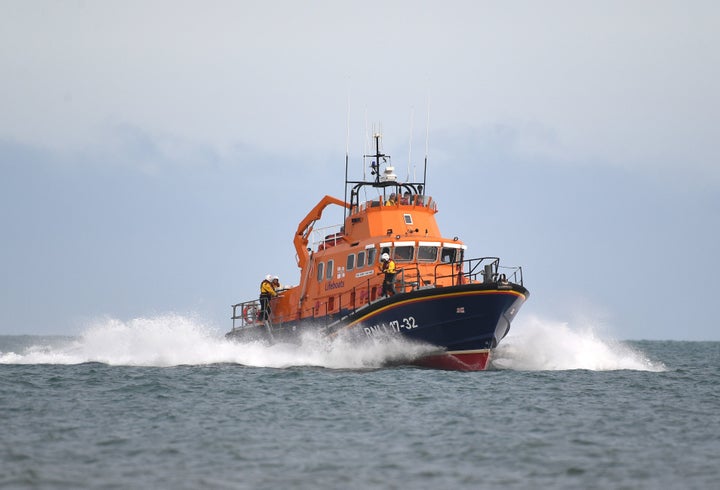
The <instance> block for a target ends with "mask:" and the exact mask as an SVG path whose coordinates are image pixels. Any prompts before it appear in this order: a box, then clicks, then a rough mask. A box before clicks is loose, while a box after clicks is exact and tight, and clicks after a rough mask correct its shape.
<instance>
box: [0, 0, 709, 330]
mask: <svg viewBox="0 0 720 490" xmlns="http://www.w3.org/2000/svg"><path fill="white" fill-rule="evenodd" d="M718 19H720V3H717V2H713V1H707V2H705V1H629V2H628V1H604V2H597V1H553V0H548V1H544V2H535V1H513V0H510V1H502V2H500V1H452V0H449V1H446V2H435V1H395V2H393V1H384V2H379V1H373V0H370V1H364V2H335V1H313V0H309V1H304V2H294V1H268V2H242V1H235V2H231V1H227V2H226V1H204V2H200V1H149V2H147V1H106V2H90V1H36V2H27V1H14V0H6V1H3V2H2V3H0V71H1V72H2V76H1V77H0V265H1V270H2V274H1V275H0V334H77V333H79V332H82V331H83V329H85V328H87V327H88V325H91V324H92V323H93V322H95V321H97V319H98V318H119V319H123V320H130V319H134V318H152V317H153V316H157V315H163V314H166V313H178V314H183V315H189V316H191V317H193V318H198V319H199V321H202V322H204V323H207V324H209V325H211V326H214V327H216V328H217V329H218V330H220V331H225V330H227V329H229V327H230V321H229V316H230V305H231V304H233V303H236V302H239V301H241V300H247V299H251V298H254V297H256V295H257V290H258V285H259V282H260V280H261V279H262V277H264V276H265V275H266V274H268V273H271V274H277V275H279V276H280V277H281V280H282V282H283V283H288V284H293V283H297V282H298V281H299V272H298V269H297V267H296V263H295V258H294V257H295V251H294V248H293V246H292V237H293V234H294V232H295V229H296V227H297V224H298V222H299V221H300V220H301V219H302V218H303V217H304V216H305V214H306V213H307V212H308V211H309V210H310V208H311V207H312V206H314V205H315V204H316V203H317V201H319V200H320V198H321V197H322V196H324V195H325V194H330V195H335V196H337V197H342V196H343V191H344V189H343V179H344V172H345V166H344V164H345V154H346V151H347V152H348V154H349V161H350V165H351V172H356V173H358V174H359V173H360V172H361V165H362V158H361V156H362V154H363V151H364V142H365V140H366V135H367V133H368V128H372V127H376V128H381V129H382V132H383V138H384V139H383V141H384V148H385V152H386V153H389V154H391V155H392V157H393V163H394V165H395V167H396V168H397V169H398V170H399V172H398V173H399V175H400V177H403V175H409V174H413V173H419V172H421V171H422V165H423V160H424V158H425V156H426V155H427V158H428V174H427V179H428V187H427V193H428V194H430V195H432V196H433V198H434V199H435V200H436V201H437V202H438V206H439V213H438V214H437V219H438V222H439V224H440V227H441V230H442V231H443V233H444V234H445V235H446V236H450V237H452V236H459V237H460V238H462V239H463V240H464V241H465V243H466V244H467V245H468V254H469V255H470V256H499V257H501V258H502V261H503V263H504V264H505V265H521V266H522V267H523V272H524V278H525V285H526V287H528V289H529V290H530V291H531V296H530V299H529V300H528V302H527V303H526V305H525V306H524V307H523V310H522V311H521V313H520V315H519V316H518V320H516V321H520V319H521V318H522V316H523V315H526V316H527V317H530V316H538V317H540V318H544V319H547V320H548V321H550V320H551V321H560V322H567V323H568V324H569V325H572V326H576V327H577V328H581V327H583V326H585V325H588V326H591V327H593V328H597V329H599V330H601V331H602V332H604V334H606V335H609V336H612V337H614V338H618V339H669V340H720V328H718V327H719V323H720V322H718V321H717V317H718V314H717V312H715V311H714V310H712V309H711V308H710V306H712V305H713V304H714V301H716V300H717V295H716V292H715V291H716V288H715V287H714V286H713V284H714V279H715V277H717V275H718V273H719V272H720V259H718V257H717V251H718V250H720V235H719V232H718V223H719V221H720V219H719V218H718V216H719V215H720V95H719V91H718V87H720V50H718V49H717V47H718V46H719V45H720V29H718Z"/></svg>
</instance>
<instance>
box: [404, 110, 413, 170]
mask: <svg viewBox="0 0 720 490" xmlns="http://www.w3.org/2000/svg"><path fill="white" fill-rule="evenodd" d="M414 119H415V108H414V107H411V108H410V141H409V142H408V167H407V179H405V180H408V181H409V180H410V165H411V164H412V134H413V120H414Z"/></svg>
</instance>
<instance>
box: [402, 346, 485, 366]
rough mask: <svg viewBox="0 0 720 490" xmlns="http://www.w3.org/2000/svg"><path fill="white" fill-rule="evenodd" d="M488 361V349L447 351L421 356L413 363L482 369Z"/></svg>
mask: <svg viewBox="0 0 720 490" xmlns="http://www.w3.org/2000/svg"><path fill="white" fill-rule="evenodd" d="M489 361H490V350H488V349H483V350H477V351H458V352H452V353H450V352H448V353H445V354H439V355H434V356H428V357H423V358H422V359H418V360H417V361H415V362H414V363H413V364H416V365H418V366H422V367H428V368H433V369H445V370H448V371H484V370H485V369H486V368H487V365H488V362H489Z"/></svg>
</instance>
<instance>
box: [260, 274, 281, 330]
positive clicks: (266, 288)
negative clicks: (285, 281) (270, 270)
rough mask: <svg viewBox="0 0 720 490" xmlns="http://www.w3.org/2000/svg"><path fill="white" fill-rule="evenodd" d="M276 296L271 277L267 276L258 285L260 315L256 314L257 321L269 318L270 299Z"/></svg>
mask: <svg viewBox="0 0 720 490" xmlns="http://www.w3.org/2000/svg"><path fill="white" fill-rule="evenodd" d="M275 296H277V292H276V291H275V288H274V287H273V276H271V275H270V274H268V275H267V276H265V279H263V281H262V282H261V283H260V313H259V314H258V319H259V320H261V321H262V320H266V319H269V318H270V299H271V298H274V297H275Z"/></svg>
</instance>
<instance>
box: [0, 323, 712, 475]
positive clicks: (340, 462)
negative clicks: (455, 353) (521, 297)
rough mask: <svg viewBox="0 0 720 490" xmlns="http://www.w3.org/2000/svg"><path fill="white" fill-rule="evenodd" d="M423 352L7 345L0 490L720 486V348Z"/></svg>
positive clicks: (654, 345)
mask: <svg viewBox="0 0 720 490" xmlns="http://www.w3.org/2000/svg"><path fill="white" fill-rule="evenodd" d="M516 323H517V322H516ZM420 353H421V351H418V349H417V348H416V347H412V346H407V345H402V344H387V343H386V344H378V345H373V346H367V347H365V348H357V347H353V346H350V345H344V344H342V343H341V342H337V343H334V344H325V343H323V342H320V341H318V340H316V339H307V341H306V342H305V343H304V344H303V345H301V346H290V345H278V346H272V347H268V346H263V345H260V344H245V345H243V344H232V343H228V342H226V341H225V340H224V339H222V333H221V332H218V331H217V330H216V329H213V328H211V327H207V326H205V325H203V324H202V322H200V321H198V320H194V319H190V318H186V317H180V316H164V317H157V318H151V319H138V320H133V321H130V322H121V321H118V320H103V321H99V322H97V324H96V325H94V326H93V327H91V328H89V329H88V330H87V331H85V332H84V333H83V334H82V335H80V336H78V337H72V338H71V337H38V336H20V337H17V336H14V337H10V336H5V337H0V416H1V420H2V426H1V427H2V430H1V432H0V488H48V489H63V488H68V489H70V488H72V489H78V488H168V489H170V488H172V489H175V488H187V489H196V488H210V489H213V488H217V489H225V488H227V489H236V488H237V489H246V488H247V489H277V488H292V489H336V488H337V489H340V488H342V489H367V488H379V489H396V488H397V489H400V488H418V489H424V488H428V489H431V488H432V489H435V488H510V489H514V488H537V487H541V486H542V487H549V488H568V489H577V488H628V489H643V488H647V489H656V488H678V489H688V488H689V489H693V488H697V489H706V488H707V489H714V488H718V482H720V395H719V394H718V393H719V392H720V342H658V341H652V342H651V341H638V342H617V341H612V340H610V339H606V338H602V337H600V336H598V335H597V334H595V333H594V332H593V331H592V330H580V329H574V328H572V327H571V326H568V325H566V324H559V323H552V322H545V321H541V320H538V319H529V320H527V321H525V322H524V323H521V324H520V325H519V326H518V325H517V324H516V325H514V327H513V332H512V334H511V335H510V336H509V337H508V338H507V339H506V341H505V342H504V343H503V345H502V346H501V347H500V348H499V349H498V350H497V352H496V355H495V358H494V360H493V363H492V369H491V370H489V371H485V372H474V373H459V372H446V371H435V370H427V369H419V368H414V367H408V366H405V365H403V362H405V361H406V360H408V359H411V358H412V357H413V356H417V355H419V354H420Z"/></svg>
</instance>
